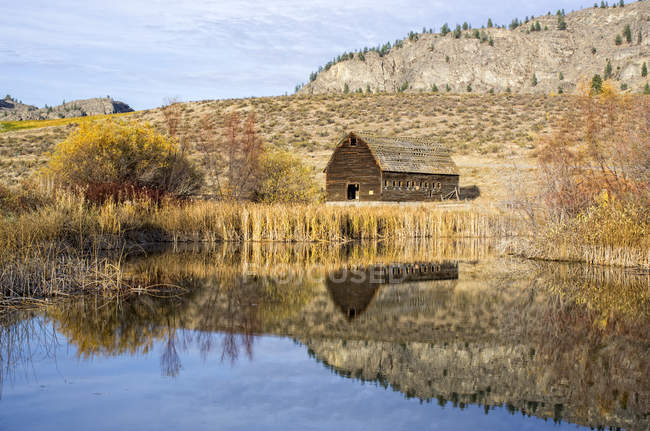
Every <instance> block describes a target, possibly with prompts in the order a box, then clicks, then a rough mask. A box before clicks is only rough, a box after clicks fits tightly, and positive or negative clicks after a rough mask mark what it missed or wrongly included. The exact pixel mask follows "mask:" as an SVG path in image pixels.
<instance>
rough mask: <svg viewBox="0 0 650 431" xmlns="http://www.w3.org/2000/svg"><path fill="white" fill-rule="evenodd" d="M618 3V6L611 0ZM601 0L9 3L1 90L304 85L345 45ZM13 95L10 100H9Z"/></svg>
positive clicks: (139, 94)
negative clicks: (312, 74) (465, 22)
mask: <svg viewBox="0 0 650 431" xmlns="http://www.w3.org/2000/svg"><path fill="white" fill-rule="evenodd" d="M610 3H611V2H610ZM592 5H593V1H591V2H589V1H584V0H581V1H571V0H567V1H562V0H548V1H532V0H516V1H513V0H502V1H498V2H497V1H495V2H485V1H479V0H465V1H462V0H447V1H429V2H427V1H417V0H404V1H400V2H394V1H384V0H372V1H370V0H329V1H324V0H302V1H294V0H281V1H273V0H267V1H252V0H240V1H222V0H193V1H187V2H183V1H174V0H149V1H140V0H108V1H94V0H88V1H74V0H54V1H52V0H20V1H14V0H0V28H1V29H2V36H1V37H0V92H3V94H2V95H3V96H4V94H7V93H8V94H11V95H12V96H14V97H16V98H18V99H20V100H22V101H24V102H25V103H29V104H35V105H38V106H43V105H44V104H48V105H56V104H59V103H61V102H62V100H64V99H65V100H73V99H81V98H89V97H100V96H106V95H110V96H112V97H113V98H115V99H118V100H122V101H124V102H126V103H129V104H130V105H131V106H132V107H133V108H135V109H145V108H152V107H156V106H160V105H161V104H162V103H163V100H164V99H165V98H168V97H177V98H179V99H181V100H201V99H221V98H231V97H249V96H271V95H280V94H284V93H285V92H288V93H292V92H293V88H294V86H295V85H296V84H297V83H299V82H302V81H306V80H308V77H309V73H310V72H311V71H313V70H316V69H317V68H318V66H319V65H322V64H324V63H326V62H327V61H328V60H329V59H331V58H332V57H335V56H337V55H338V54H341V53H342V52H344V51H351V50H354V49H355V48H361V47H363V46H366V45H367V46H375V45H377V44H379V43H384V42H386V41H389V40H390V41H393V40H395V39H397V38H402V37H404V36H405V35H406V34H407V33H408V32H409V31H410V30H420V29H422V27H423V26H425V27H427V28H429V27H432V28H434V29H436V30H439V29H440V27H441V25H442V24H443V23H445V22H448V23H449V24H450V25H454V24H455V23H462V22H463V21H468V22H471V23H472V24H473V25H474V26H475V27H480V25H482V24H484V23H485V22H486V21H487V19H488V17H491V18H492V19H493V20H494V21H495V22H496V23H499V24H507V23H509V22H510V21H511V20H512V18H514V17H518V18H523V17H525V16H526V15H535V16H537V15H540V14H543V13H546V12H547V11H549V10H551V11H553V12H554V11H556V10H557V9H561V8H564V9H565V10H566V12H567V13H569V12H570V11H571V10H574V9H575V10H577V9H580V8H581V7H582V6H585V7H589V6H592ZM0 97H2V96H0Z"/></svg>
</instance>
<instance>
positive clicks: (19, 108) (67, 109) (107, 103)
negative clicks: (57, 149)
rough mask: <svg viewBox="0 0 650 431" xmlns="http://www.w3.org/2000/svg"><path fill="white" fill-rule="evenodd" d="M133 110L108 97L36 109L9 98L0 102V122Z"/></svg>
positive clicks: (117, 112)
mask: <svg viewBox="0 0 650 431" xmlns="http://www.w3.org/2000/svg"><path fill="white" fill-rule="evenodd" d="M131 111H133V109H131V107H130V106H129V105H127V104H126V103H124V102H118V101H117V100H113V99H111V98H110V97H105V98H94V99H85V100H74V101H72V102H64V103H63V104H61V105H58V106H45V107H44V108H38V107H36V106H33V105H26V104H24V103H22V102H20V101H18V100H15V99H14V98H12V97H11V96H6V97H5V98H4V99H2V100H0V121H21V120H52V119H55V118H74V117H84V116H86V115H104V114H119V113H122V112H131Z"/></svg>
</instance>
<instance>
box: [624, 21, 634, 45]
mask: <svg viewBox="0 0 650 431" xmlns="http://www.w3.org/2000/svg"><path fill="white" fill-rule="evenodd" d="M623 36H625V40H627V43H632V29H631V28H630V24H627V25H625V28H624V29H623Z"/></svg>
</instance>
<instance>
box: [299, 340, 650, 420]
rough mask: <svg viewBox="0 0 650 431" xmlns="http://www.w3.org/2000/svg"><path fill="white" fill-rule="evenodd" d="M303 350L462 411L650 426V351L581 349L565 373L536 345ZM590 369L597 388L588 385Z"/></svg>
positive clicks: (353, 344) (348, 345)
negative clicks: (497, 410) (474, 408)
mask: <svg viewBox="0 0 650 431" xmlns="http://www.w3.org/2000/svg"><path fill="white" fill-rule="evenodd" d="M303 342H304V343H305V346H306V347H307V348H308V349H309V352H310V354H311V355H313V356H314V357H315V358H316V359H317V360H319V361H320V362H322V363H324V364H325V365H327V366H328V367H329V368H331V369H333V370H334V371H336V372H337V373H338V374H340V375H342V376H345V377H350V378H356V379H360V380H363V381H372V382H377V383H378V384H381V385H383V386H385V387H388V386H390V387H391V388H392V389H394V390H398V391H400V392H402V393H403V394H404V395H405V396H406V397H416V398H419V399H422V400H426V401H430V400H432V399H437V400H438V402H439V403H443V404H444V403H445V402H446V401H450V402H452V403H453V404H454V406H460V407H463V406H465V405H470V404H479V405H482V406H484V407H485V408H486V411H487V410H488V409H489V408H490V407H494V406H505V407H507V408H508V409H509V410H510V411H515V410H518V411H520V412H522V413H523V414H527V415H533V416H537V417H541V418H553V419H555V420H563V421H568V422H571V423H576V424H582V425H587V426H593V427H598V426H615V427H624V428H625V429H638V430H645V429H648V425H649V421H648V402H649V395H650V393H649V389H648V387H647V375H646V373H647V370H648V368H647V365H648V364H647V362H646V361H647V359H645V358H644V357H643V355H647V350H645V349H647V346H643V345H626V344H624V343H618V344H616V346H609V348H608V349H605V351H602V352H594V351H589V352H584V351H582V348H581V347H582V346H578V347H577V349H576V350H572V351H570V352H565V353H563V356H565V358H564V359H566V360H568V361H570V362H571V363H572V365H573V366H572V367H571V368H569V369H565V370H563V372H561V373H558V372H556V370H555V369H554V368H553V367H552V365H553V364H549V363H548V361H549V359H551V358H549V357H548V356H545V355H541V354H539V353H538V352H537V351H536V349H535V347H534V346H535V344H534V343H530V344H508V343H505V344H500V343H471V344H467V343H464V342H462V340H458V342H456V343H440V344H439V343H393V342H381V341H379V342H377V341H368V340H340V339H315V338H311V339H304V340H303ZM616 349H620V350H616ZM555 359H556V358H555ZM585 361H588V362H585ZM549 365H550V366H549ZM586 367H588V368H590V370H589V374H590V379H589V380H583V378H584V377H586V376H585V371H586V370H585V368H586Z"/></svg>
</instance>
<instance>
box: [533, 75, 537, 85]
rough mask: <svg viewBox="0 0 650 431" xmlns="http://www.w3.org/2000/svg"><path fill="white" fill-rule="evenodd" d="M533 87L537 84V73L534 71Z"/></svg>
mask: <svg viewBox="0 0 650 431" xmlns="http://www.w3.org/2000/svg"><path fill="white" fill-rule="evenodd" d="M532 84H533V87H536V86H537V75H535V74H534V73H533V81H532Z"/></svg>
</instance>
